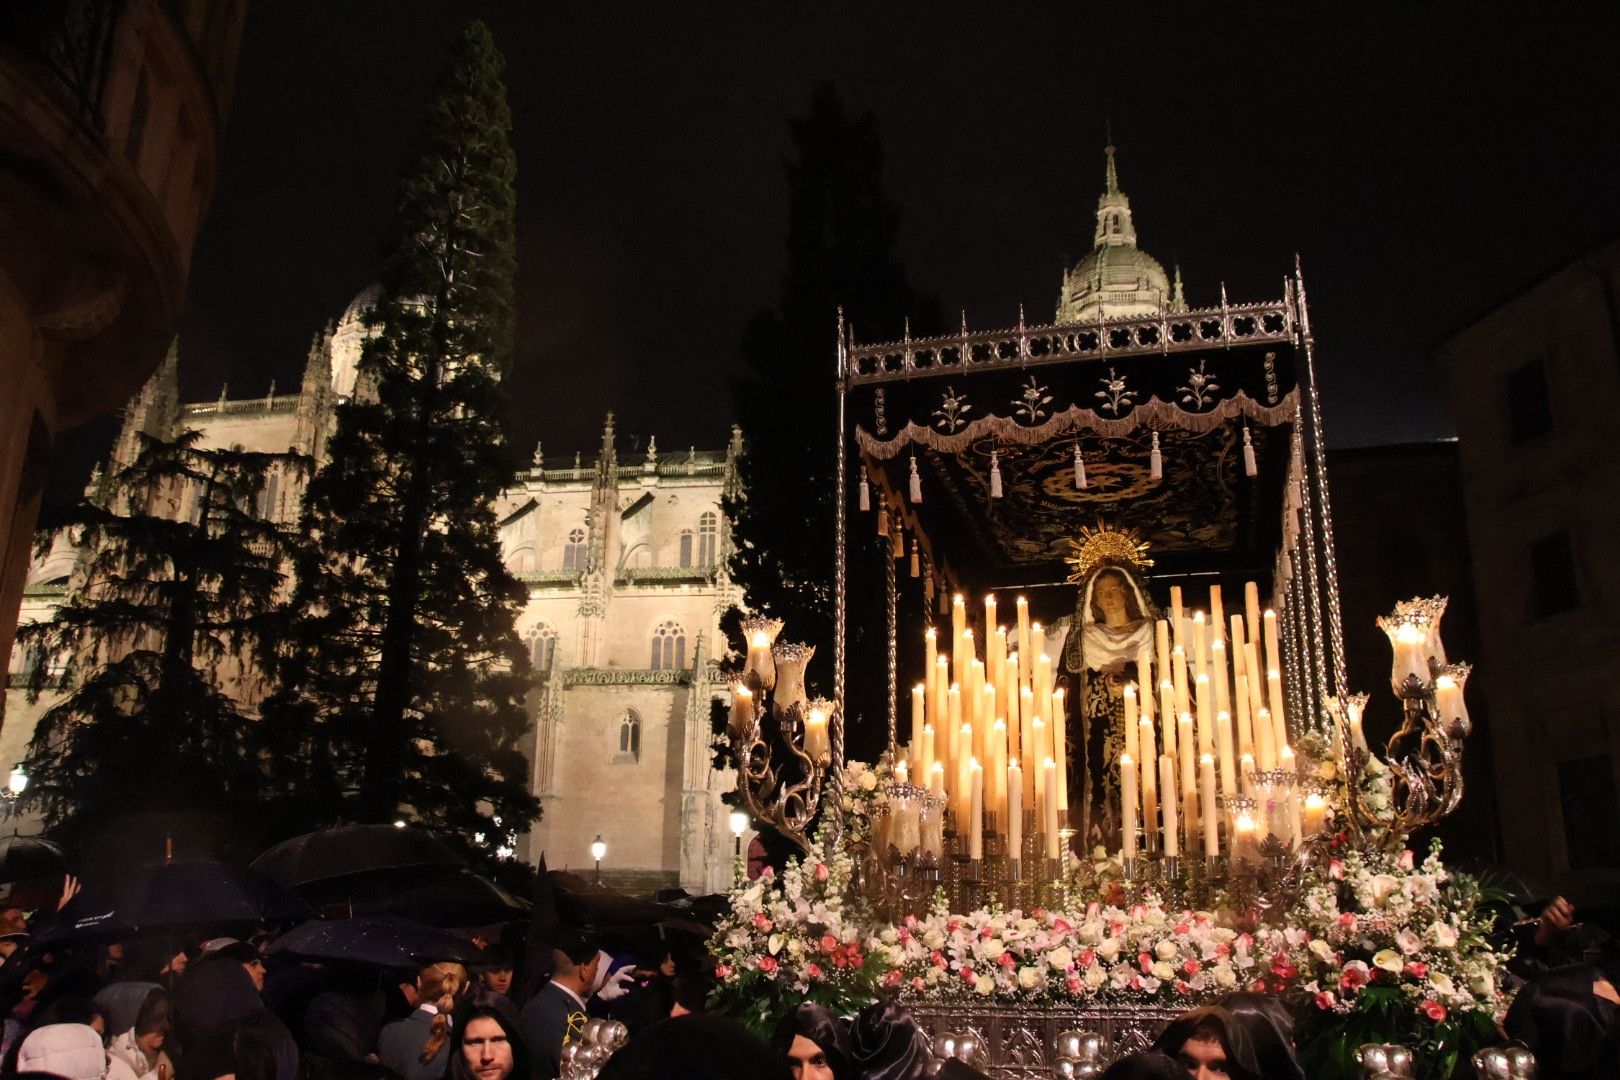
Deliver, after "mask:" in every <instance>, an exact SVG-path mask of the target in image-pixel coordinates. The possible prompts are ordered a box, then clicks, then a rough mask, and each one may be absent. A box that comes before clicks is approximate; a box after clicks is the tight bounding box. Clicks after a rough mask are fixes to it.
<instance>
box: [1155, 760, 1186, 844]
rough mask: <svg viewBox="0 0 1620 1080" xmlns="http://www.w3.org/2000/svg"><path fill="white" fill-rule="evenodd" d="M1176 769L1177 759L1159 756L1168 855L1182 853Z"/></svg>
mask: <svg viewBox="0 0 1620 1080" xmlns="http://www.w3.org/2000/svg"><path fill="white" fill-rule="evenodd" d="M1175 769H1176V766H1175V760H1174V759H1173V758H1171V756H1170V755H1169V754H1165V755H1163V756H1161V757H1160V758H1159V788H1160V790H1162V791H1163V792H1164V853H1165V855H1167V856H1174V855H1179V854H1181V838H1180V836H1179V835H1177V834H1178V833H1179V832H1180V830H1181V822H1180V820H1179V816H1178V815H1177V813H1176V797H1175V790H1176V772H1175Z"/></svg>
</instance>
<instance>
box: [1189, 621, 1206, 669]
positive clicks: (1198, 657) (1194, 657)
mask: <svg viewBox="0 0 1620 1080" xmlns="http://www.w3.org/2000/svg"><path fill="white" fill-rule="evenodd" d="M1188 659H1189V660H1190V661H1191V662H1192V681H1193V685H1194V686H1196V685H1197V684H1198V677H1199V676H1200V675H1202V674H1204V673H1205V672H1206V671H1208V670H1209V624H1208V622H1207V621H1206V620H1205V617H1204V613H1203V612H1202V611H1195V612H1193V617H1192V653H1191V654H1190V655H1189V656H1188Z"/></svg>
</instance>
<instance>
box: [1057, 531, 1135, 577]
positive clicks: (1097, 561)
mask: <svg viewBox="0 0 1620 1080" xmlns="http://www.w3.org/2000/svg"><path fill="white" fill-rule="evenodd" d="M1147 551H1148V546H1147V541H1146V540H1143V539H1142V534H1141V533H1139V532H1137V531H1136V530H1135V529H1116V528H1113V527H1112V526H1110V525H1107V524H1104V523H1103V522H1101V521H1099V522H1098V523H1097V527H1096V528H1095V529H1093V528H1091V527H1090V526H1087V525H1082V526H1080V537H1079V539H1077V540H1070V541H1069V556H1068V558H1067V559H1066V560H1065V561H1066V562H1067V563H1068V564H1069V565H1070V566H1072V567H1073V568H1074V572H1073V573H1071V574H1070V575H1069V580H1070V581H1071V582H1074V583H1077V584H1078V583H1080V582H1083V581H1085V580H1086V579H1087V578H1089V577H1090V576H1091V575H1092V574H1093V573H1094V572H1095V571H1096V570H1097V569H1098V568H1099V567H1102V566H1118V567H1123V568H1125V569H1128V570H1134V571H1136V572H1138V573H1140V572H1142V571H1145V570H1146V569H1147V568H1148V567H1150V566H1152V565H1153V560H1152V559H1150V558H1148V554H1147Z"/></svg>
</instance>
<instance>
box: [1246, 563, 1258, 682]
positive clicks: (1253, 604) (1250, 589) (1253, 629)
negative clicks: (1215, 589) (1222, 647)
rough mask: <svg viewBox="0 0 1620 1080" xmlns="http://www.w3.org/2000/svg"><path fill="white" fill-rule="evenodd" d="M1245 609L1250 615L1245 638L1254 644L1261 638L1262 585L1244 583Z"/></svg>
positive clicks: (1249, 582) (1250, 582)
mask: <svg viewBox="0 0 1620 1080" xmlns="http://www.w3.org/2000/svg"><path fill="white" fill-rule="evenodd" d="M1243 610H1244V614H1245V615H1247V616H1248V629H1247V632H1246V633H1244V635H1243V640H1244V641H1245V642H1247V643H1249V644H1251V645H1252V644H1254V643H1255V642H1256V641H1258V640H1260V586H1259V585H1257V584H1256V583H1255V582H1252V581H1247V582H1244V584H1243ZM1251 670H1252V669H1251Z"/></svg>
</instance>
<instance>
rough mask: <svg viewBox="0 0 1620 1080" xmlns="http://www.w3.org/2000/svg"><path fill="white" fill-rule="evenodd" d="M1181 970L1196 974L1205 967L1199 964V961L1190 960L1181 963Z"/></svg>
mask: <svg viewBox="0 0 1620 1080" xmlns="http://www.w3.org/2000/svg"><path fill="white" fill-rule="evenodd" d="M1181 970H1182V971H1184V972H1186V973H1187V974H1188V975H1196V974H1198V973H1199V972H1200V971H1202V970H1204V969H1203V967H1201V966H1200V965H1199V963H1198V961H1196V960H1188V961H1187V962H1186V963H1185V964H1182V965H1181Z"/></svg>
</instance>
